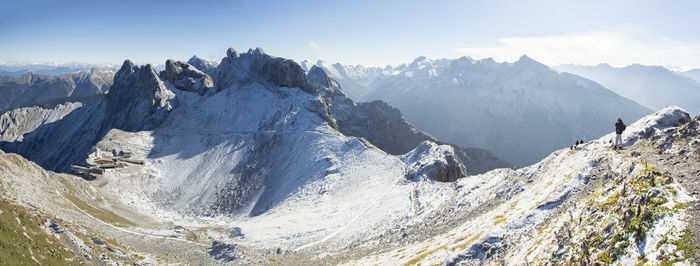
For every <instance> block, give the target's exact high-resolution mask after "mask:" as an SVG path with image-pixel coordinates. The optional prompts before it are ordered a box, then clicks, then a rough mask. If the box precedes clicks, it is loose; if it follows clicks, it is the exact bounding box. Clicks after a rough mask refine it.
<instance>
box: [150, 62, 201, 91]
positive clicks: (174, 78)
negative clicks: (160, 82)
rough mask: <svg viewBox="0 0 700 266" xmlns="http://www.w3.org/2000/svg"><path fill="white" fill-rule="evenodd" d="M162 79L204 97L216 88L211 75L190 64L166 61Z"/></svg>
mask: <svg viewBox="0 0 700 266" xmlns="http://www.w3.org/2000/svg"><path fill="white" fill-rule="evenodd" d="M161 77H162V78H163V79H165V80H167V81H169V82H170V83H172V84H173V85H174V86H175V87H176V88H178V89H181V90H184V91H192V92H196V93H199V95H204V94H205V93H206V92H208V91H209V90H210V89H212V88H214V81H213V80H212V79H211V77H209V75H207V74H205V73H204V72H202V71H199V70H198V69H196V68H195V67H193V66H191V65H190V64H188V63H185V62H180V61H174V60H171V59H169V60H168V61H165V70H164V71H162V72H161Z"/></svg>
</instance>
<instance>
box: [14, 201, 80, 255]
mask: <svg viewBox="0 0 700 266" xmlns="http://www.w3.org/2000/svg"><path fill="white" fill-rule="evenodd" d="M0 210H2V214H0V264H2V265H36V264H42V265H65V264H69V263H76V264H77V263H78V262H79V261H81V258H80V257H77V256H76V254H75V253H74V252H73V251H72V250H70V249H68V248H66V247H65V246H64V245H63V244H62V243H61V241H60V240H59V239H58V238H56V237H55V236H54V235H51V234H49V233H47V232H46V231H44V229H43V225H44V223H45V221H44V219H43V218H41V217H40V216H38V215H35V214H32V213H31V212H29V211H28V210H27V209H26V208H25V207H23V206H21V205H18V204H14V203H10V202H9V201H7V200H5V199H3V200H0ZM18 221H19V222H18ZM73 258H76V259H75V260H73Z"/></svg>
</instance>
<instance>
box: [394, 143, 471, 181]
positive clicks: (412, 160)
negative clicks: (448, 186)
mask: <svg viewBox="0 0 700 266" xmlns="http://www.w3.org/2000/svg"><path fill="white" fill-rule="evenodd" d="M401 160H403V161H404V163H406V165H407V171H408V173H407V175H406V178H408V179H416V178H431V179H433V180H437V181H440V182H452V181H455V180H457V179H460V178H462V177H465V176H466V173H465V171H464V165H462V162H460V161H459V159H458V157H457V155H455V153H454V149H453V148H452V147H451V146H448V145H437V144H435V143H432V142H429V141H425V142H423V143H421V144H420V145H418V147H416V148H415V149H414V150H412V151H410V152H408V153H407V154H405V155H403V156H401Z"/></svg>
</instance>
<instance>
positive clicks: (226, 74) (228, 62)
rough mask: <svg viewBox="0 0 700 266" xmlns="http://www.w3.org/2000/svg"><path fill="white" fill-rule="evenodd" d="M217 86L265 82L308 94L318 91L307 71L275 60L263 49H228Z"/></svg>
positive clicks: (292, 64) (284, 60)
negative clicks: (308, 77) (310, 82)
mask: <svg viewBox="0 0 700 266" xmlns="http://www.w3.org/2000/svg"><path fill="white" fill-rule="evenodd" d="M215 81H216V86H217V87H218V89H219V90H223V89H225V88H229V87H231V86H234V85H235V86H238V87H241V86H245V85H247V84H250V83H253V82H264V83H267V84H271V85H273V86H281V87H289V88H300V89H302V90H304V91H306V92H309V93H315V92H316V91H315V89H314V88H313V87H312V86H311V85H310V84H309V83H308V81H307V80H306V73H305V72H304V70H303V69H302V68H301V66H299V64H297V63H296V62H294V61H293V60H291V59H284V58H279V57H273V56H270V55H267V54H265V52H264V51H263V50H262V49H261V48H257V49H255V50H252V49H251V50H248V52H247V53H243V54H239V53H238V52H236V50H234V49H233V48H229V49H228V51H227V52H226V57H224V58H223V59H222V60H221V63H220V64H219V66H218V68H217V77H216V79H215Z"/></svg>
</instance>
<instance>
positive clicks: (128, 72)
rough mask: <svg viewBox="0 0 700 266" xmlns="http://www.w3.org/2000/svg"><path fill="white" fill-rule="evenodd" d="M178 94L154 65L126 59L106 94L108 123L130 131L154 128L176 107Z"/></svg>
mask: <svg viewBox="0 0 700 266" xmlns="http://www.w3.org/2000/svg"><path fill="white" fill-rule="evenodd" d="M174 98H175V94H174V93H173V92H172V91H170V90H168V89H167V88H166V87H165V84H163V82H162V81H161V80H160V78H158V75H157V74H156V71H155V70H154V69H153V67H151V65H145V66H142V67H137V66H135V65H134V63H132V62H131V61H129V60H126V61H124V64H123V65H122V67H121V69H119V72H117V74H116V75H115V76H114V85H113V86H112V88H111V90H110V93H109V94H107V97H106V108H107V110H106V113H107V114H108V116H109V117H108V119H107V121H106V123H107V125H108V126H111V127H113V128H119V129H122V130H127V131H132V130H148V129H153V128H155V127H156V126H157V125H159V124H160V122H162V121H163V119H164V118H165V115H167V113H168V112H169V111H170V110H172V109H173V105H174V101H173V99H174ZM144 119H145V120H144Z"/></svg>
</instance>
